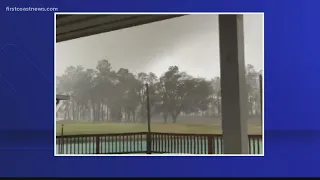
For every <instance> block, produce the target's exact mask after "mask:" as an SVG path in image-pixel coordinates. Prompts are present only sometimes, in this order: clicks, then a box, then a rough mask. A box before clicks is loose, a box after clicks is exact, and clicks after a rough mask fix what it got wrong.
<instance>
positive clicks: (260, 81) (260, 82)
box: [259, 74, 263, 126]
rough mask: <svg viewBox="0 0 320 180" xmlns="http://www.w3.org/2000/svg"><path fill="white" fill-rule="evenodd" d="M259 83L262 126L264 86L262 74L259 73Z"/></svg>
mask: <svg viewBox="0 0 320 180" xmlns="http://www.w3.org/2000/svg"><path fill="white" fill-rule="evenodd" d="M259 85H260V114H261V126H262V119H263V114H262V111H263V89H262V88H263V87H262V74H260V75H259Z"/></svg>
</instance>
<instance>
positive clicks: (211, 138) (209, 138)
mask: <svg viewBox="0 0 320 180" xmlns="http://www.w3.org/2000/svg"><path fill="white" fill-rule="evenodd" d="M213 153H214V152H213V135H208V154H213Z"/></svg>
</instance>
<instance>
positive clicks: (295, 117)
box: [0, 0, 320, 176]
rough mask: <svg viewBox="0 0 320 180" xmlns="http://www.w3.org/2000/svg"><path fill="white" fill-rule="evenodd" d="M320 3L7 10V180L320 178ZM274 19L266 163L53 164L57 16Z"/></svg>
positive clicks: (0, 51) (269, 29)
mask: <svg viewBox="0 0 320 180" xmlns="http://www.w3.org/2000/svg"><path fill="white" fill-rule="evenodd" d="M319 5H320V2H319V1H316V0H314V1H312V0H310V1H302V0H296V1H289V0H283V1H277V0H260V1H256V0H242V1H238V0H215V1H212V0H207V1H204V0H187V1H186V0H176V1H170V0H161V1H160V0H154V1H148V0H136V1H130V0H100V1H98V0H91V1H81V0H77V1H76V0H70V1H63V0H56V1H49V0H48V1H39V0H38V1H36V0H33V1H31V0H28V1H22V0H21V1H16V0H10V1H9V0H3V1H0V121H1V125H0V175H2V176H319V175H320V171H319V170H317V165H318V162H319V160H320V155H319V153H318V152H319V149H320V131H319V129H320V120H319V119H320V118H319V117H318V114H319V113H318V112H319V102H320V95H319V92H320V85H319V83H318V81H319V77H320V75H319V68H320V56H319V42H320V41H319V40H320V39H319V38H320V36H319V32H320V28H319V27H320V26H319V24H318V23H317V22H319V21H318V19H319V15H318V14H317V13H316V12H317V11H318V7H320V6H319ZM7 6H10V7H14V6H15V7H29V6H30V7H56V8H59V11H61V12H72V11H73V12H74V11H76V12H89V11H91V12H93V11H96V12H99V11H100V12H106V11H108V12H118V11H122V12H126V11H127V12H128V11H129V12H139V11H144V12H161V11H165V12H170V11H171V12H179V11H180V12H182V11H183V12H228V11H229V12H230V11H233V12H265V130H266V131H265V135H266V137H265V146H266V147H265V157H82V158H80V157H53V118H54V111H53V109H54V84H53V81H54V53H53V49H54V42H53V41H54V24H53V19H54V15H53V13H52V12H6V11H5V7H7Z"/></svg>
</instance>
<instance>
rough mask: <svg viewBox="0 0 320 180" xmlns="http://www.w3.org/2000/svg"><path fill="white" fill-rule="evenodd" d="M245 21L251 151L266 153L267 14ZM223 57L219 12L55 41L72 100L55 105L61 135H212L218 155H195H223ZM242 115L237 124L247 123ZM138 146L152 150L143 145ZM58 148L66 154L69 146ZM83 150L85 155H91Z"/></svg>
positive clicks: (63, 89) (59, 78) (59, 72)
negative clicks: (263, 89)
mask: <svg viewBox="0 0 320 180" xmlns="http://www.w3.org/2000/svg"><path fill="white" fill-rule="evenodd" d="M233 17H236V16H233ZM243 17H244V40H245V65H246V71H245V77H246V83H247V86H243V87H247V92H248V93H245V92H244V91H242V92H244V93H242V95H243V97H244V95H245V96H246V94H248V121H247V122H248V134H249V135H255V136H258V137H259V138H258V140H256V141H254V142H250V143H251V144H254V143H256V144H254V146H257V147H259V148H256V149H259V150H257V151H255V152H254V151H253V150H251V151H250V153H251V154H262V148H260V147H261V146H262V145H261V144H262V138H261V137H262V101H261V97H262V92H261V91H260V85H261V83H260V82H261V81H259V80H261V77H262V76H260V75H262V73H263V63H264V62H263V60H264V54H263V38H264V37H263V35H264V34H263V14H245V15H244V16H243ZM61 18H63V17H61ZM103 18H104V17H103ZM231 18H232V17H231ZM231 20H232V19H231ZM227 22H230V21H227ZM234 22H235V21H234ZM219 51H220V50H219V26H218V15H216V14H211V15H210V14H208V15H202V14H201V15H186V16H181V17H175V18H172V19H167V20H163V21H158V22H153V23H149V24H144V25H140V26H135V27H131V28H126V29H121V30H116V31H111V32H106V33H101V34H97V35H92V36H87V37H83V38H78V39H74V40H69V41H63V42H59V43H56V50H55V52H56V55H55V61H56V93H57V94H59V95H68V96H69V97H70V100H65V101H62V102H60V103H59V101H57V102H56V103H57V106H56V120H57V121H56V134H57V135H75V134H77V135H79V134H81V135H82V134H110V133H111V134H112V133H138V132H150V133H151V132H152V133H185V134H193V135H194V134H211V135H217V136H218V138H216V139H215V140H214V141H215V142H214V143H216V144H217V146H216V147H215V148H216V149H215V150H214V152H209V151H212V150H207V152H206V151H202V150H200V149H201V148H200V147H199V148H198V150H197V151H198V154H214V153H222V146H221V147H220V146H218V144H221V142H222V139H221V134H222V126H221V124H222V121H221V115H222V110H221V109H222V107H221V99H222V97H221V90H220V55H219ZM234 62H235V63H237V62H236V61H234ZM259 78H260V79H259ZM242 79H244V78H242ZM229 82H231V81H229ZM240 83H241V82H240ZM243 83H244V81H243ZM243 83H242V84H243ZM234 84H236V83H234ZM232 93H233V92H232ZM236 93H239V92H236ZM240 94H241V93H240ZM224 97H225V96H224ZM230 97H231V96H230ZM246 98H247V97H245V98H243V99H246ZM233 100H234V99H233ZM230 102H233V101H230ZM231 104H232V103H231ZM233 104H234V103H233ZM244 104H245V103H244ZM224 107H225V106H224ZM226 109H227V108H226ZM244 109H245V108H244ZM227 110H228V109H227ZM228 112H229V111H228ZM241 114H242V115H243V114H245V115H246V113H242V112H241ZM244 117H245V118H243V117H242V116H241V118H238V119H240V120H241V122H245V121H242V120H243V119H247V118H246V116H244ZM242 118H243V119H242ZM229 119H236V120H238V119H237V118H229ZM149 122H150V123H149ZM224 122H225V121H224ZM149 125H150V126H149ZM231 125H233V124H231ZM149 127H150V128H149ZM224 127H226V126H224ZM242 127H244V126H242ZM63 128H64V129H63ZM245 131H246V130H243V132H245ZM232 133H233V132H232ZM232 133H231V134H232ZM106 136H107V135H106ZM170 136H171V135H170ZM174 136H176V135H174ZM234 136H237V135H234ZM61 137H63V136H61ZM141 137H142V136H141ZM219 138H220V139H219ZM111 141H112V140H110V141H109V140H106V142H102V144H103V143H104V144H105V145H106V144H108V143H109V145H110V142H111ZM128 141H129V140H128ZM155 141H157V142H158V141H159V142H164V141H162V140H161V139H160V140H157V139H156V140H154V142H155ZM173 141H175V140H173ZM201 141H202V140H201ZM236 141H238V140H236ZM59 142H62V141H59ZM130 142H131V141H130ZM208 142H209V139H208ZM112 143H114V142H112ZM112 143H111V145H110V146H118V145H114V144H112ZM115 143H118V142H115ZM134 143H136V142H134ZM139 143H140V145H141V147H142V148H143V149H147V146H148V145H147V142H146V139H143V138H142V140H139ZM192 143H193V142H192ZM192 143H191V144H192ZM182 145H184V144H183V143H182ZM182 145H181V148H182ZM67 146H68V145H66V147H67ZM106 146H107V145H106ZM56 147H57V148H58V150H59V153H66V151H65V150H64V149H63V148H64V147H65V146H64V145H61V144H60V145H58V146H56ZM194 147H196V145H195V144H194ZM208 147H209V145H208ZM252 147H253V145H252ZM121 148H122V149H126V148H128V147H127V146H126V147H124V146H123V147H122V146H121ZM121 148H120V149H121ZM166 148H167V147H166ZM168 148H169V147H168ZM170 148H171V147H170ZM111 149H112V148H111ZM194 149H196V148H194ZM231 149H232V148H231ZM149 150H150V149H149ZM85 151H86V152H81V153H85V154H86V153H94V152H91V150H85ZM89 151H90V152H89ZM101 151H104V152H103V153H118V152H109V150H107V149H101ZM139 151H140V150H139ZM141 151H143V152H144V151H145V150H141ZM159 151H160V150H159ZM170 151H171V150H170ZM173 151H174V152H175V153H176V152H179V151H180V150H177V149H175V150H172V151H171V152H173ZM192 151H193V150H192ZM200 151H201V152H200ZM130 152H131V151H130ZM160 152H164V151H160ZM186 152H187V151H184V152H182V153H186ZM190 152H191V151H190ZM190 152H189V153H190ZM76 153H78V154H79V152H76ZM76 153H75V154H76ZM99 153H101V152H99ZM121 153H125V151H124V150H123V151H121ZM191 153H194V152H191Z"/></svg>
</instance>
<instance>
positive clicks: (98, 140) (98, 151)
mask: <svg viewBox="0 0 320 180" xmlns="http://www.w3.org/2000/svg"><path fill="white" fill-rule="evenodd" d="M96 154H100V136H96Z"/></svg>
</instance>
